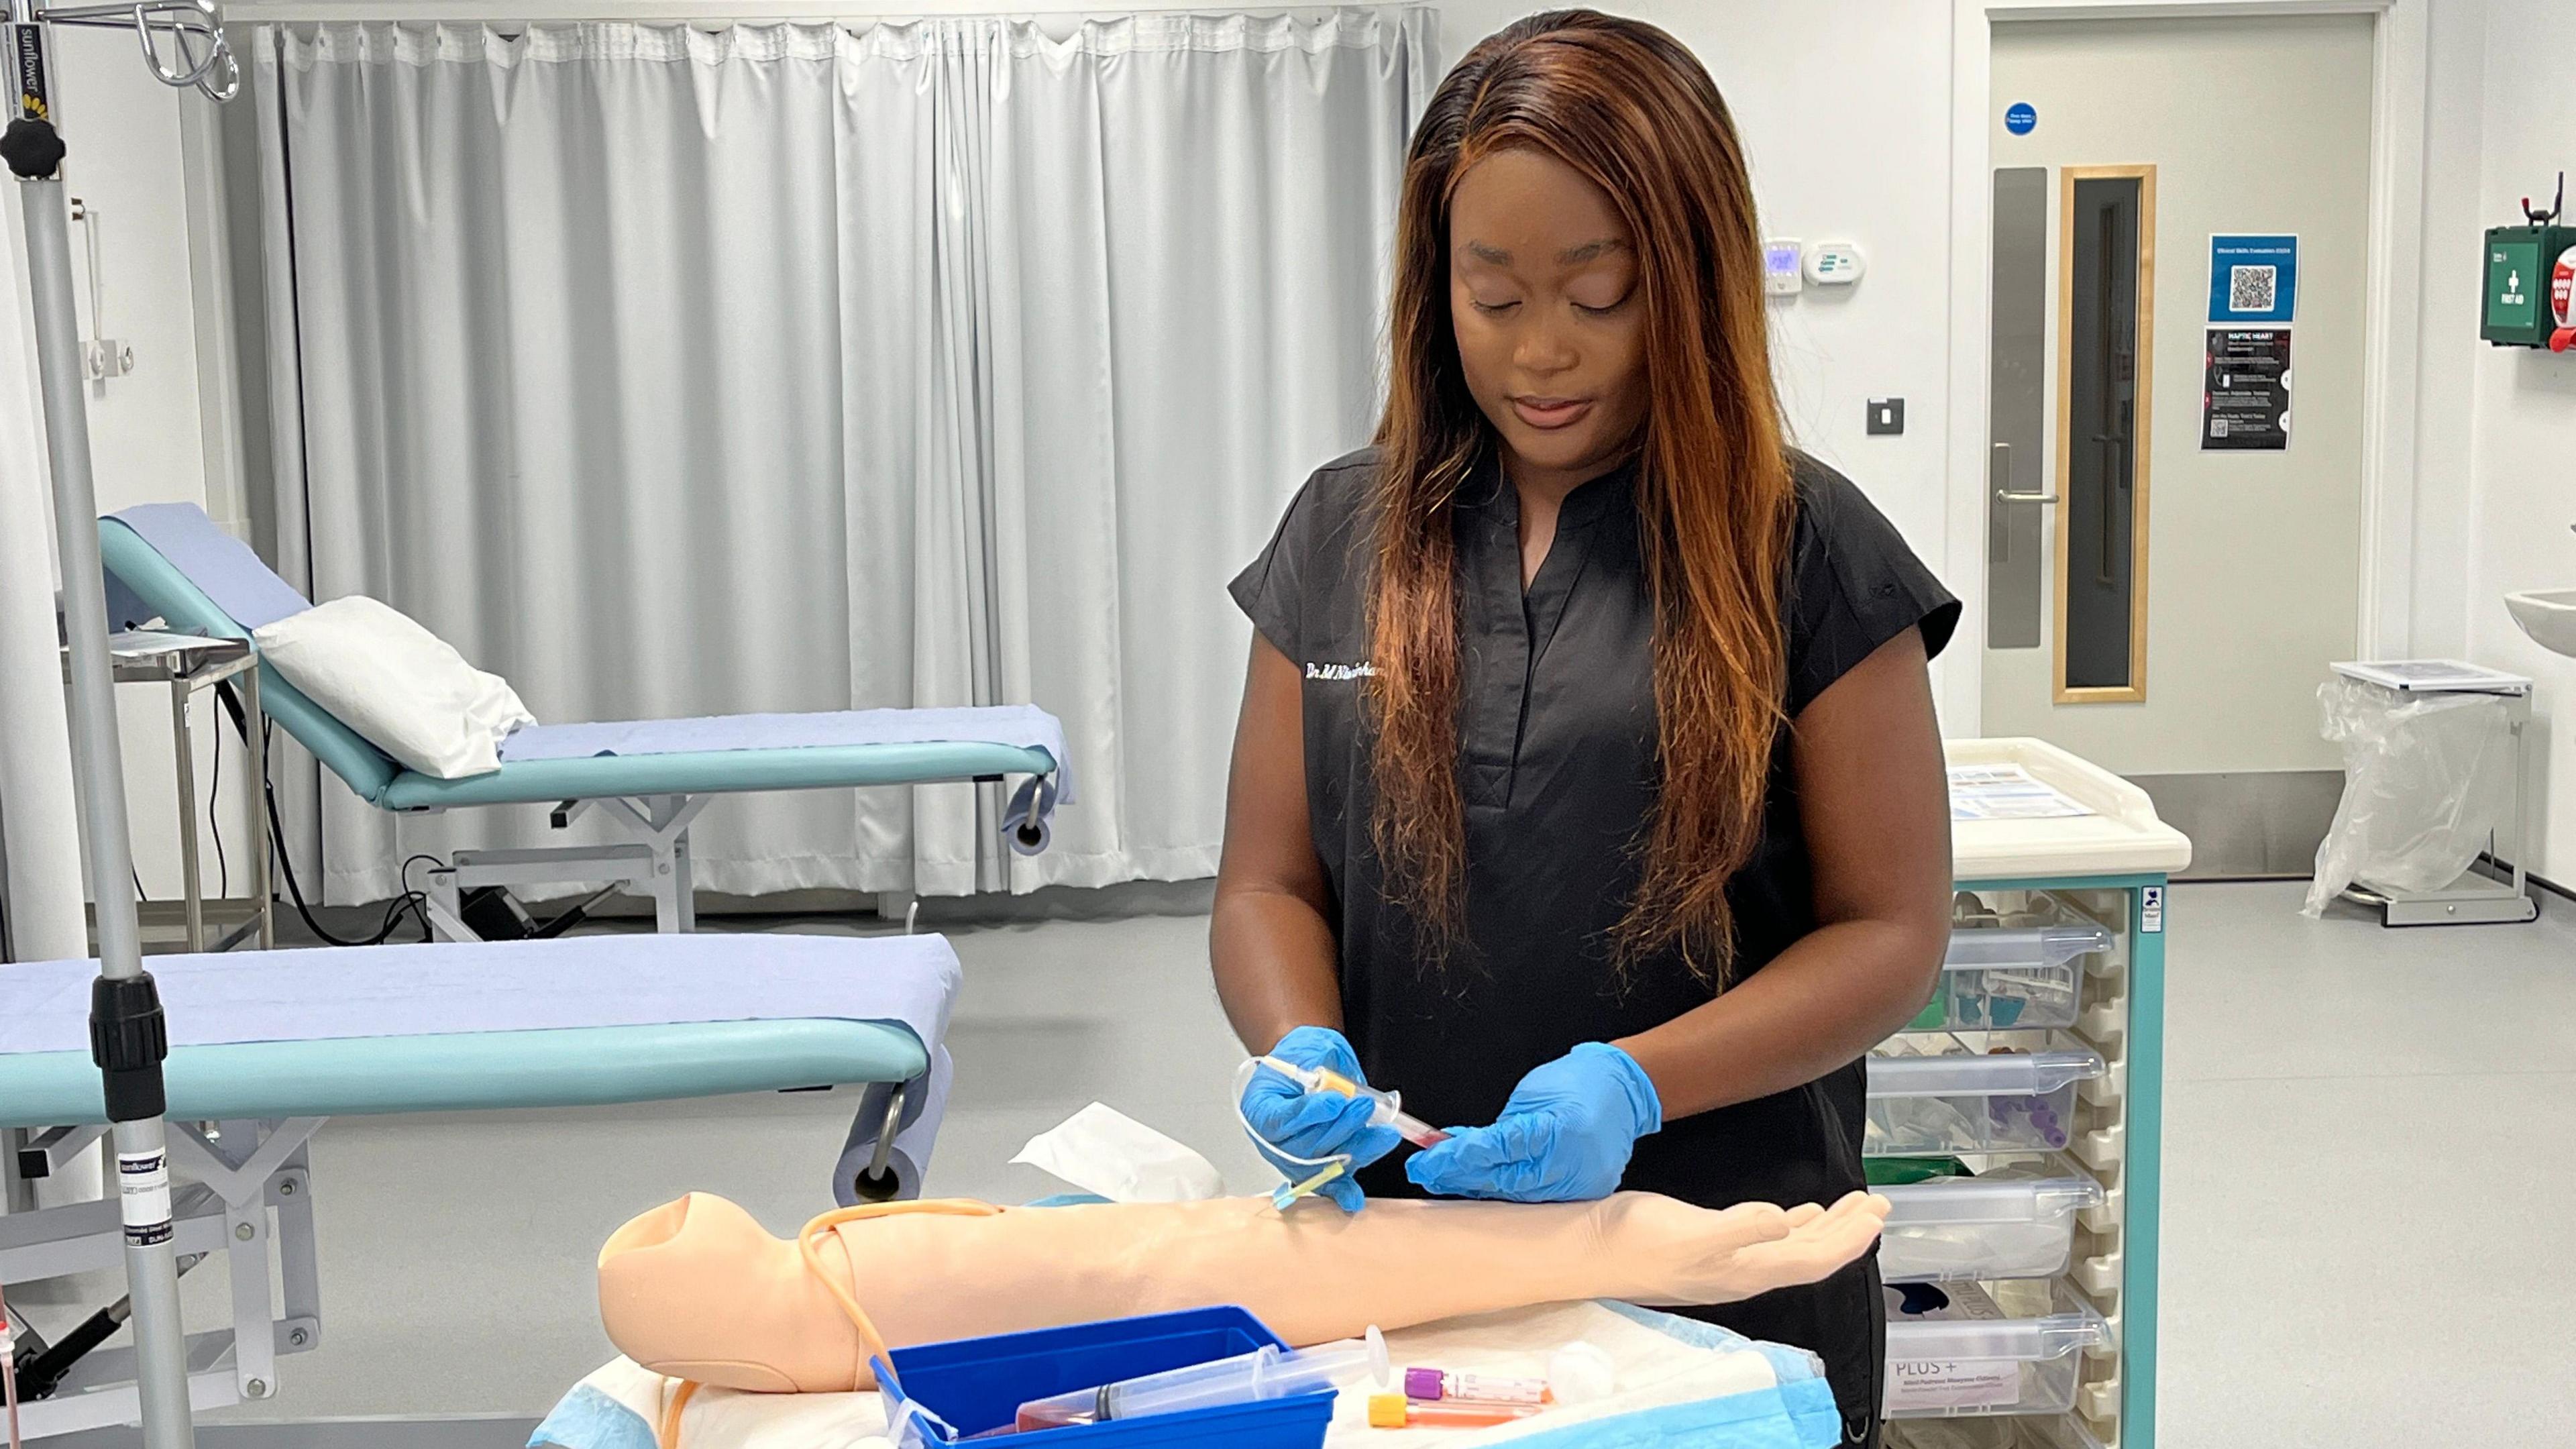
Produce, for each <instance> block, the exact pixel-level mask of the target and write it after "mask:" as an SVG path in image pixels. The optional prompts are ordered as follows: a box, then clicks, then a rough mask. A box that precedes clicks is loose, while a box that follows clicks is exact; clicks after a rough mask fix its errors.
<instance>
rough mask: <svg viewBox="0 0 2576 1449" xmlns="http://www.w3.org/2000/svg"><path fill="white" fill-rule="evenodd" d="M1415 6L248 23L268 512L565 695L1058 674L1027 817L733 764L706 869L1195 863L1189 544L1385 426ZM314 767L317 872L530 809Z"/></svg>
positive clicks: (1199, 652) (757, 884)
mask: <svg viewBox="0 0 2576 1449" xmlns="http://www.w3.org/2000/svg"><path fill="white" fill-rule="evenodd" d="M1430 27H1431V19H1430V16H1429V14H1428V12H1426V11H1423V10H1419V9H1413V8H1403V7H1397V8H1372V9H1344V10H1336V11H1330V12H1316V13H1310V14H1300V15H1288V16H1272V17H1265V18H1258V19H1256V18H1250V17H1243V16H1229V17H1207V16H1186V15H1155V16H1137V17H1132V18H1127V19H1120V20H1114V21H1096V22H1090V23H1086V24H1084V25H1082V26H1081V27H1080V28H1079V29H1078V30H1076V31H1074V32H1072V33H1070V34H1065V35H1054V36H1051V35H1049V34H1047V33H1046V32H1044V31H1042V30H1041V29H1039V28H1038V27H1037V26H1036V25H1034V24H1031V23H1026V22H1004V21H1000V20H992V19H952V20H936V21H923V22H918V23H913V24H906V25H876V26H869V27H863V28H850V27H840V26H829V25H761V26H734V27H729V28H724V29H717V30H705V29H696V28H690V27H682V26H646V25H629V24H599V25H572V26H537V27H529V28H526V29H524V30H519V31H516V32H515V33H504V32H502V31H500V30H497V29H494V28H490V27H482V26H444V25H443V26H436V27H431V28H402V27H394V26H387V25H362V26H325V27H319V28H280V27H270V28H264V29H263V30H262V31H261V33H260V35H259V37H258V43H257V45H256V46H255V52H256V57H257V65H256V67H255V69H256V81H257V83H258V85H259V87H260V95H261V108H260V115H261V124H262V126H263V128H264V135H263V150H264V154H265V155H266V157H267V158H268V166H267V177H266V181H265V184H264V186H263V191H264V200H265V210H266V232H267V236H266V244H267V245H266V250H267V253H268V255H269V257H270V267H271V272H270V284H269V299H268V300H269V306H268V326H269V335H270V337H271V348H270V353H271V364H272V365H271V377H272V383H273V388H272V391H273V395H274V413H275V416H274V420H273V421H274V423H275V426H276V428H277V430H278V432H279V438H278V441H277V446H276V456H277V471H278V475H279V476H278V483H277V492H278V500H279V501H278V512H279V538H280V553H281V562H282V563H283V564H284V565H285V566H286V567H288V568H289V569H290V570H291V571H293V572H296V573H300V575H301V580H300V581H302V582H305V583H307V584H308V585H309V587H310V589H311V591H312V592H313V593H314V595H315V596H316V597H317V598H330V597H336V596H339V595H342V594H348V593H365V594H371V595H374V596H376V597H379V598H382V599H384V600H386V601H387V602H389V603H392V604H393V605H394V606H395V607H397V608H400V609H402V610H404V611H405V612H407V613H410V614H412V615H413V616H414V617H417V618H419V619H420V620H422V622H424V623H426V624H427V625H428V626H429V627H430V628H432V629H433V630H435V631H436V632H438V633H439V634H441V635H442V636H443V637H446V638H447V639H449V640H450V641H452V642H453V643H455V644H456V645H457V646H458V647H459V648H460V649H462V650H464V651H465V653H466V654H467V656H468V657H469V658H472V659H473V660H474V661H475V662H476V663H478V664H479V665H482V666H483V667H486V668H490V669H494V670H497V671H499V672H501V673H503V674H505V675H507V676H508V677H509V678H510V680H511V681H512V683H513V684H515V685H516V686H517V688H518V689H519V691H520V693H521V694H522V696H523V697H525V698H526V700H527V701H528V703H529V705H530V707H531V708H532V709H534V710H535V711H536V713H537V714H538V715H539V717H540V718H543V719H546V720H549V721H568V720H582V719H615V718H643V717H655V716H667V715H689V714H716V713H727V712H735V711H753V710H807V709H846V708H862V707H871V706H879V705H932V704H982V703H1000V702H1016V701H1022V700H1032V701H1035V702H1037V703H1039V704H1041V705H1044V706H1045V707H1047V708H1049V709H1051V710H1054V711H1055V712H1056V713H1057V714H1059V715H1061V716H1062V717H1063V718H1064V720H1065V723H1066V726H1067V729H1068V731H1069V732H1070V735H1071V738H1072V744H1073V751H1074V756H1075V767H1076V769H1077V770H1078V771H1079V772H1080V776H1081V780H1082V801H1081V804H1080V805H1079V806H1078V807H1076V808H1074V809H1072V810H1069V811H1067V812H1066V813H1065V814H1064V815H1063V816H1061V817H1060V818H1059V821H1058V831H1057V835H1056V842H1055V845H1054V847H1053V849H1051V850H1050V851H1048V852H1047V853H1046V854H1045V855H1043V856H1040V857H1037V858H1035V859H1031V860H1021V859H1018V858H1016V857H1011V856H1009V855H1007V854H1006V853H1004V852H1000V851H999V850H998V849H997V848H996V846H995V844H994V835H993V826H994V821H995V818H996V811H997V807H998V804H999V801H998V797H997V796H996V795H995V794H994V792H993V791H992V790H991V789H990V787H975V786H967V785H957V786H938V787H927V788H922V789H916V790H911V791H872V792H862V793H858V794H855V795H854V794H853V793H851V792H814V793H808V794H801V795H771V796H759V797H747V798H742V799H735V800H727V801H723V802H719V803H718V804H717V805H716V806H715V807H713V808H712V809H710V810H709V812H708V813H707V814H706V815H705V816H703V817H701V820H700V823H699V826H698V829H697V832H696V836H695V839H696V842H697V859H698V862H699V867H700V872H701V875H700V879H701V881H702V883H703V884H705V885H706V886H708V887H710V888H713V889H718V890H725V891H734V892H742V893H766V892H772V891H781V890H790V889H798V888H812V887H833V888H847V889H857V890H863V891H877V890H894V889H917V890H920V891H922V892H924V893H929V894H943V893H958V892H964V891H969V890H979V889H980V890H991V889H1005V888H1007V889H1013V890H1025V889H1030V888H1033V887H1035V886H1038V885H1042V884H1048V883H1056V882H1063V883H1070V884H1080V885H1098V884H1105V883H1109V882H1113V881H1118V880H1125V879H1134V878H1161V879H1174V878H1184V877H1189V876H1195V875H1204V874H1207V873H1210V872H1212V871H1213V869H1214V867H1215V859H1216V844H1217V840H1218V835H1219V830H1220V826H1221V820H1222V788H1221V787H1222V777H1223V768H1224V756H1225V749H1226V744H1227V740H1228V737H1229V735H1230V731H1231V726H1232V717H1233V707H1234V702H1235V698H1236V694H1237V691H1238V689H1239V685H1240V678H1241V667H1242V659H1243V651H1244V647H1245V640H1246V634H1245V630H1244V627H1243V625H1242V624H1241V623H1240V621H1239V620H1237V619H1235V618H1234V617H1233V615H1232V611H1231V609H1230V608H1229V607H1228V606H1227V604H1226V602H1225V598H1224V595H1223V592H1222V587H1221V585H1222V583H1223V580H1224V579H1225V577H1226V576H1227V574H1228V573H1229V572H1230V571H1231V570H1232V569H1233V568H1234V567H1236V566H1237V565H1239V564H1240V563H1241V562H1242V561H1243V560H1245V559H1247V558H1248V557H1250V555H1251V554H1252V553H1253V552H1254V551H1255V550H1256V549H1257V548H1258V547H1259V545H1260V543H1261V540H1262V539H1263V537H1264V536H1265V533H1266V531H1267V529H1268V528H1269V526H1270V524H1271V523H1272V522H1273V521H1274V520H1275V518H1276V517H1277V514H1278V512H1279V510H1280V508H1281V507H1282V506H1283V504H1284V502H1285V500H1286V499H1287V497H1288V495H1289V494H1290V493H1291V492H1292V491H1293V490H1294V488H1295V486H1296V484H1297V483H1298V481H1299V480H1300V479H1301V478H1302V477H1303V476H1304V474H1305V472H1306V471H1307V470H1308V469H1309V468H1311V467H1312V466H1313V465H1314V464H1315V463H1317V462H1320V461H1322V460H1323V459H1325V458H1327V457H1330V456H1331V455H1333V454H1334V453H1336V452H1339V451H1342V450H1344V449H1347V448H1349V447H1351V446H1353V445H1355V444H1356V443H1358V442H1359V441H1361V440H1363V439H1364V437H1365V435H1366V433H1367V430H1368V425H1369V422H1370V418H1371V414H1372V412H1373V409H1374V402H1375V398H1376V395H1377V356H1378V346H1379V336H1380V315H1381V311H1382V307H1383V302H1382V298H1383V295H1384V291H1385V274H1384V269H1385V253H1386V247H1387V242H1388V239H1389V237H1390V236H1391V234H1392V230H1393V212H1394V200H1395V194H1396V180H1397V173H1398V170H1399V168H1400V165H1401V160H1402V152H1403V145H1404V141H1405V137H1406V134H1407V131H1408V129H1409V126H1410V123H1411V121H1412V119H1413V117H1414V115H1415V114H1416V113H1417V111H1418V110H1419V108H1420V105H1421V104H1422V102H1423V100H1424V99H1426V98H1427V95H1428V87H1429V85H1430V84H1431V82H1432V80H1433V78H1434V77H1433V76H1432V73H1431V69H1430V68H1431V66H1432V65H1433V64H1434V63H1435V61H1436V46H1435V44H1434V40H1433V37H1432V35H1431V32H1430ZM301 798H302V805H301V808H300V810H298V813H299V814H300V815H301V817H302V819H303V820H304V821H305V822H306V827H307V839H308V841H309V840H310V838H311V836H312V834H313V833H315V832H314V831H313V823H314V822H316V821H317V820H318V825H319V829H318V835H319V838H320V840H321V841H322V842H323V843H324V845H325V846H326V848H325V849H323V850H322V851H321V856H322V860H323V863H324V864H325V865H326V866H327V879H328V891H329V895H330V897H331V898H332V899H334V900H357V899H376V898H382V897H385V896H388V895H391V894H393V893H394V892H395V891H396V890H397V889H399V885H398V873H397V872H398V866H399V862H400V861H401V860H402V859H404V858H405V857H406V856H408V855H410V854H412V853H414V852H430V853H438V854H443V853H445V852H446V851H448V850H451V849H454V848H457V847H460V846H467V847H471V846H484V845H498V844H514V843H516V844H528V843H541V842H542V841H543V840H544V838H545V837H547V834H548V833H547V832H546V831H545V829H544V825H543V815H542V812H540V811H535V810H530V811H526V812H503V811H477V812H468V813H466V814H464V815H460V816H457V817H454V818H447V817H402V818H397V817H391V816H387V815H384V814H382V813H380V812H376V811H373V810H372V809H369V808H368V807H365V806H363V805H361V804H359V803H358V802H357V801H355V800H354V799H353V798H352V797H350V795H349V794H348V792H346V791H345V790H342V789H340V788H339V787H338V786H337V785H336V784H330V783H327V782H326V783H325V784H324V785H323V786H322V787H321V788H320V789H318V790H316V791H313V792H312V793H310V794H308V795H305V796H303V797H301ZM289 808H290V809H291V810H294V809H297V806H296V805H295V804H294V803H293V802H290V805H289ZM553 838H554V839H558V840H559V839H561V838H562V837H560V836H557V837H553Z"/></svg>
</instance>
